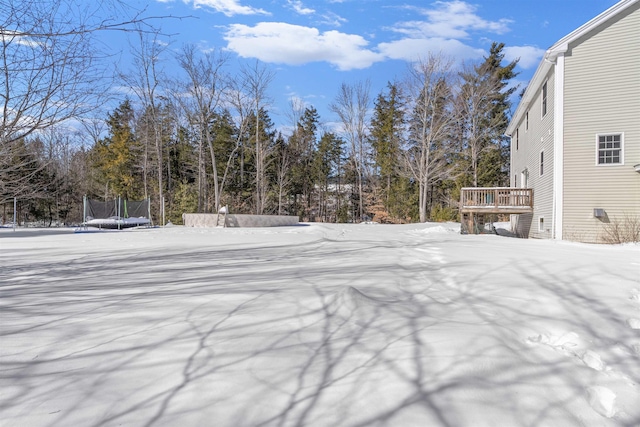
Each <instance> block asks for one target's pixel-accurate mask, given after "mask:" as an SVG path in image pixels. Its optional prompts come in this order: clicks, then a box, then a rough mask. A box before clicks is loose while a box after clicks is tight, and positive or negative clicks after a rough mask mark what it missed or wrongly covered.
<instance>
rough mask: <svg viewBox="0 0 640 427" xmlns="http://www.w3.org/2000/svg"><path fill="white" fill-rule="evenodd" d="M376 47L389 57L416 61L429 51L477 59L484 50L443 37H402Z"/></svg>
mask: <svg viewBox="0 0 640 427" xmlns="http://www.w3.org/2000/svg"><path fill="white" fill-rule="evenodd" d="M378 49H379V50H380V52H381V53H382V54H384V55H385V56H386V57H388V58H391V59H402V60H405V61H416V60H418V59H419V58H426V57H427V54H428V53H429V52H432V53H439V52H442V53H443V54H444V55H446V56H449V57H452V58H453V59H457V60H466V59H479V58H482V56H483V55H485V54H486V52H485V51H484V50H483V49H477V48H473V47H471V46H468V45H466V44H464V43H462V42H460V41H459V40H452V39H443V38H436V37H434V38H423V39H403V40H398V41H394V42H390V43H380V44H379V45H378Z"/></svg>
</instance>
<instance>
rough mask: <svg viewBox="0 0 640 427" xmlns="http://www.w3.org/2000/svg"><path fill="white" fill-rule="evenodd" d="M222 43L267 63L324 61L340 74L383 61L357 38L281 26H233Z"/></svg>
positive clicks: (244, 54) (335, 32) (306, 28)
mask: <svg viewBox="0 0 640 427" xmlns="http://www.w3.org/2000/svg"><path fill="white" fill-rule="evenodd" d="M225 40H227V42H228V43H227V49H229V50H232V51H234V52H236V53H237V54H238V55H240V56H242V57H245V58H258V59H260V60H261V61H264V62H270V63H284V64H289V65H301V64H306V63H309V62H320V61H326V62H329V63H330V64H333V65H334V66H336V67H337V68H338V69H339V70H343V71H344V70H351V69H362V68H367V67H369V66H370V65H371V64H373V63H374V62H377V61H381V60H383V59H384V57H383V56H382V55H380V54H379V53H376V52H374V51H372V50H370V49H367V47H366V46H367V45H368V42H367V41H366V40H365V39H364V38H363V37H361V36H359V35H353V34H345V33H341V32H338V31H326V32H324V33H320V32H319V31H318V29H316V28H311V27H303V26H299V25H292V24H287V23H283V22H261V23H259V24H257V25H256V26H254V27H249V26H247V25H242V24H234V25H231V26H230V27H229V29H228V31H227V33H226V35H225Z"/></svg>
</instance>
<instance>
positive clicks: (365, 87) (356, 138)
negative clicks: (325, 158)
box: [329, 80, 371, 219]
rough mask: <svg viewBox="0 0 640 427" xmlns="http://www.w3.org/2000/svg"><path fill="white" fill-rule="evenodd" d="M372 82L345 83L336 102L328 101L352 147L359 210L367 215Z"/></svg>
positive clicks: (360, 214) (360, 215)
mask: <svg viewBox="0 0 640 427" xmlns="http://www.w3.org/2000/svg"><path fill="white" fill-rule="evenodd" d="M370 87H371V84H370V82H369V81H368V80H367V81H364V82H358V83H356V84H354V85H348V84H346V83H343V84H342V85H341V86H340V92H339V93H338V95H337V96H336V99H335V100H334V102H333V103H331V104H330V105H329V108H330V110H331V111H333V112H334V113H336V114H337V115H338V117H339V119H340V122H341V124H342V132H343V133H344V136H345V139H346V140H347V142H348V144H349V147H350V153H349V154H350V159H351V161H352V163H353V167H354V170H355V171H356V186H357V188H358V196H359V197H358V199H359V201H358V213H359V218H360V219H361V218H362V217H363V215H364V205H363V199H364V187H363V186H364V181H365V179H367V178H368V177H369V175H370V174H369V171H368V154H369V149H368V147H367V113H368V110H369V104H370V98H369V90H370Z"/></svg>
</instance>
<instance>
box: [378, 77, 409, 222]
mask: <svg viewBox="0 0 640 427" xmlns="http://www.w3.org/2000/svg"><path fill="white" fill-rule="evenodd" d="M404 124H405V118H404V103H403V101H402V93H401V91H400V88H399V86H398V85H397V84H395V83H393V84H392V83H388V84H387V94H386V95H385V94H382V93H381V94H379V95H378V97H377V98H376V101H375V103H374V111H373V117H372V119H371V133H370V139H371V146H372V148H373V154H374V159H375V165H376V170H377V172H378V174H379V176H380V179H381V181H382V186H383V199H384V206H385V208H386V209H387V211H391V210H393V207H392V206H391V204H390V200H391V191H392V183H393V181H395V180H397V179H398V178H399V173H398V163H399V159H400V145H401V141H402V139H403V132H404Z"/></svg>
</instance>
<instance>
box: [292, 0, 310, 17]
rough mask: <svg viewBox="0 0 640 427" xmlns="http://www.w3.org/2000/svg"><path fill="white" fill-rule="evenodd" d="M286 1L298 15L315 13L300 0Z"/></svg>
mask: <svg viewBox="0 0 640 427" xmlns="http://www.w3.org/2000/svg"><path fill="white" fill-rule="evenodd" d="M287 3H289V6H290V7H291V8H292V9H293V10H294V11H295V12H296V13H298V14H300V15H312V14H314V13H316V11H315V10H314V9H311V8H308V7H305V6H304V5H303V4H302V1H301V0H287Z"/></svg>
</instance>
